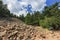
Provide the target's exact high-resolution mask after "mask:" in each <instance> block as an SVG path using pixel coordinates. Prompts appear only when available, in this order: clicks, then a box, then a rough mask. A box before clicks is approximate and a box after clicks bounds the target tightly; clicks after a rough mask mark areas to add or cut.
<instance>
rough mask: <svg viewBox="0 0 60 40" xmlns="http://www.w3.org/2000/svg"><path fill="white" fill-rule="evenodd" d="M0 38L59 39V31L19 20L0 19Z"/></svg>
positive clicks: (25, 39)
mask: <svg viewBox="0 0 60 40" xmlns="http://www.w3.org/2000/svg"><path fill="white" fill-rule="evenodd" d="M0 40H60V31H57V32H56V31H48V30H47V29H43V28H41V27H34V26H31V25H26V24H24V23H22V22H21V21H20V20H18V19H15V18H13V19H12V20H0Z"/></svg>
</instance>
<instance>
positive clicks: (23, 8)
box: [2, 0, 60, 16]
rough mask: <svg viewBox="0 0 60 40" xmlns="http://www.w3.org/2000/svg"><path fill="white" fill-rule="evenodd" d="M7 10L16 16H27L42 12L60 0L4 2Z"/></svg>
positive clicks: (9, 0) (14, 0) (12, 0)
mask: <svg viewBox="0 0 60 40" xmlns="http://www.w3.org/2000/svg"><path fill="white" fill-rule="evenodd" d="M2 1H3V3H4V4H7V8H8V9H9V10H10V12H11V13H13V14H15V15H18V16H19V15H22V14H24V15H26V14H27V13H28V12H34V11H40V12H41V11H42V10H43V9H44V7H45V6H50V5H52V4H54V3H55V2H60V0H2Z"/></svg>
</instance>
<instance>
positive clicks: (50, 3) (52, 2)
mask: <svg viewBox="0 0 60 40" xmlns="http://www.w3.org/2000/svg"><path fill="white" fill-rule="evenodd" d="M56 2H60V0H47V1H46V4H47V5H48V6H51V5H52V4H54V3H56Z"/></svg>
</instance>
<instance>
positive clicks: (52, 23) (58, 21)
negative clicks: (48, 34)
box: [20, 3, 60, 30]
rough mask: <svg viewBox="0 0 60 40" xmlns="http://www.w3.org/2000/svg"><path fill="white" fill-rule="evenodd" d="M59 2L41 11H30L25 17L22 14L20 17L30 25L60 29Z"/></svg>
mask: <svg viewBox="0 0 60 40" xmlns="http://www.w3.org/2000/svg"><path fill="white" fill-rule="evenodd" d="M58 4H59V3H55V4H53V5H51V6H46V7H45V8H44V11H43V12H42V13H41V12H39V11H36V12H34V13H32V14H30V13H28V14H27V15H26V16H25V17H24V15H20V19H21V20H22V21H23V22H25V23H26V24H28V25H37V26H42V27H43V28H48V29H55V30H59V29H60V9H59V7H60V6H59V5H58Z"/></svg>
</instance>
